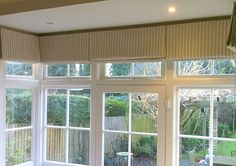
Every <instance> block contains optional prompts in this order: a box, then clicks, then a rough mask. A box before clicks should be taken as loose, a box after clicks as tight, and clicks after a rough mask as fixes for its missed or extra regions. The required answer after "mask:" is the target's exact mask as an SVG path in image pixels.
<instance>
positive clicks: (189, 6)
mask: <svg viewBox="0 0 236 166" xmlns="http://www.w3.org/2000/svg"><path fill="white" fill-rule="evenodd" d="M233 1H234V0H107V1H101V2H94V3H87V4H79V5H72V6H65V7H58V8H53V9H44V10H38V11H31V12H24V13H17V14H10V15H4V16H0V25H1V26H6V27H11V28H14V29H19V30H23V31H28V32H33V33H48V32H59V31H70V30H79V29H93V28H102V27H114V26H124V25H134V24H145V23H155V22H166V21H175V20H185V19H193V18H203V17H213V16H224V15H230V14H231V11H232V8H233ZM169 6H175V7H176V10H177V11H176V13H174V14H173V13H172V14H170V13H168V12H167V9H168V7H169ZM48 22H52V23H53V24H47V23H48Z"/></svg>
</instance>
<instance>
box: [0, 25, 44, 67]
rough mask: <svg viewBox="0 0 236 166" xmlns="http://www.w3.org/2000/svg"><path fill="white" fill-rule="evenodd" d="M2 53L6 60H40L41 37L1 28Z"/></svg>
mask: <svg viewBox="0 0 236 166" xmlns="http://www.w3.org/2000/svg"><path fill="white" fill-rule="evenodd" d="M1 53H2V57H1V58H2V60H4V61H18V62H30V63H36V62H39V61H40V49H39V38H38V37H37V36H34V35H31V34H26V33H22V32H17V31H14V30H9V29H6V28H1Z"/></svg>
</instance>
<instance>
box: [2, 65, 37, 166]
mask: <svg viewBox="0 0 236 166" xmlns="http://www.w3.org/2000/svg"><path fill="white" fill-rule="evenodd" d="M0 66H1V68H2V69H3V70H2V72H3V80H4V85H3V86H2V87H1V89H3V90H4V96H3V102H2V103H3V104H4V105H3V108H4V109H3V110H4V118H3V119H4V121H3V122H4V127H3V129H4V132H5V128H6V126H5V116H6V89H7V88H16V89H30V90H32V111H31V116H32V117H31V127H30V128H32V139H31V161H29V162H25V163H22V164H18V165H17V166H35V165H36V166H37V165H39V160H37V159H38V156H39V151H38V149H39V139H40V138H39V137H38V135H39V130H40V127H39V122H40V118H36V117H38V111H37V109H38V108H37V107H38V106H39V103H40V102H38V96H39V93H38V89H39V81H37V80H36V75H35V72H36V71H35V70H36V67H37V65H35V64H32V70H33V73H32V74H33V75H32V77H27V76H26V77H24V76H8V75H6V62H2V63H1V65H0ZM23 128H24V127H23ZM23 128H22V129H23ZM5 136H6V135H5V133H4V139H3V140H5ZM3 149H4V150H3V151H4V153H3V155H2V156H4V160H3V161H4V165H5V146H4V148H3ZM0 156H1V155H0ZM0 158H1V157H0Z"/></svg>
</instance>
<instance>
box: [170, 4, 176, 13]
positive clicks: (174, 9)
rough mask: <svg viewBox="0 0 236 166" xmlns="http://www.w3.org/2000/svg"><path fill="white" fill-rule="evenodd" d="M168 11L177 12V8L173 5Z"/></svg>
mask: <svg viewBox="0 0 236 166" xmlns="http://www.w3.org/2000/svg"><path fill="white" fill-rule="evenodd" d="M168 12H170V13H175V12H176V8H175V7H173V6H171V7H169V8H168Z"/></svg>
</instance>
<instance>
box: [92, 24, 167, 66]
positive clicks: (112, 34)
mask: <svg viewBox="0 0 236 166" xmlns="http://www.w3.org/2000/svg"><path fill="white" fill-rule="evenodd" d="M165 55H166V47H165V26H157V27H144V28H131V29H121V30H108V31H97V32H91V33H90V60H91V61H103V62H104V61H127V60H152V59H164V58H165Z"/></svg>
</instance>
